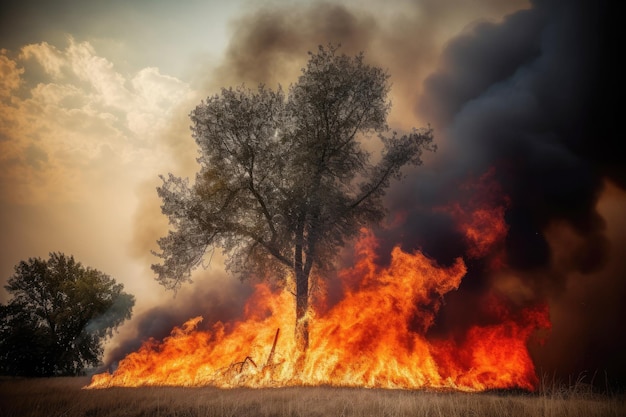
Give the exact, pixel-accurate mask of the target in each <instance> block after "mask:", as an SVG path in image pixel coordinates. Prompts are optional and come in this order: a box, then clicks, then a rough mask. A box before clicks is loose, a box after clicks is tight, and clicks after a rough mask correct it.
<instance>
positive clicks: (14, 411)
mask: <svg viewBox="0 0 626 417" xmlns="http://www.w3.org/2000/svg"><path fill="white" fill-rule="evenodd" d="M88 381H89V380H88V379H86V378H53V379H32V380H28V379H4V380H0V416H2V417H17V416H19V417H29V416H32V417H35V416H37V417H39V416H51V417H53V416H58V417H61V416H64V417H74V416H81V417H82V416H85V417H104V416H133V417H134V416H136V417H157V416H179V417H183V416H185V417H187V416H205V417H213V416H244V417H245V416H267V417H269V416H275V417H299V416H320V417H321V416H324V417H325V416H389V417H392V416H445V417H455V416H468V417H469V416H485V417H490V416H493V417H496V416H498V417H499V416H533V417H535V416H548V417H550V416H572V417H578V416H579V417H583V416H584V417H588V416H602V417H609V416H615V417H618V416H624V415H626V397H624V395H610V396H607V395H597V394H593V393H592V392H591V390H588V389H586V388H585V387H584V386H583V385H582V384H574V385H572V387H569V388H563V387H556V386H553V387H552V389H546V391H545V392H544V393H543V394H533V395H530V394H522V393H481V394H464V393H437V392H425V391H403V390H397V391H394V390H375V389H358V388H331V387H306V388H304V387H303V388H275V389H258V390H255V389H232V390H221V389H217V388H209V387H205V388H182V387H159V388H110V389H105V390H83V389H81V388H82V387H83V386H84V385H86V384H87V383H88Z"/></svg>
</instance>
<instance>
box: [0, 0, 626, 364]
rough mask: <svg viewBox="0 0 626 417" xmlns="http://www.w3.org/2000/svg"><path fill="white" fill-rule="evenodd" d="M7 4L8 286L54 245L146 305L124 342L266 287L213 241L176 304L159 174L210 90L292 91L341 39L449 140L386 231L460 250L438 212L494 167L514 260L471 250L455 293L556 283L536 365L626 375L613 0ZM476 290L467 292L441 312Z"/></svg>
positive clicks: (538, 293)
mask: <svg viewBox="0 0 626 417" xmlns="http://www.w3.org/2000/svg"><path fill="white" fill-rule="evenodd" d="M5 3H6V2H5ZM11 3H14V4H11V5H9V4H3V5H2V6H0V19H1V21H0V72H1V77H0V230H1V231H2V233H1V234H0V239H1V243H0V249H1V252H0V281H1V282H3V283H4V282H5V281H6V279H8V277H9V276H10V275H11V274H12V272H13V266H14V265H16V264H17V263H18V262H19V261H20V260H25V259H28V258H29V257H42V258H47V256H48V253H49V252H52V251H59V252H64V253H65V254H68V255H69V254H71V255H74V257H75V258H76V259H77V260H78V261H80V262H82V263H83V264H84V265H87V266H90V267H93V268H97V269H99V270H101V271H103V272H105V273H107V274H109V275H111V276H112V277H113V278H115V279H116V280H117V281H119V282H121V283H123V284H124V285H125V289H126V290H127V291H128V292H130V293H132V294H134V295H135V296H136V299H137V305H136V308H135V314H134V318H133V320H132V321H131V322H130V323H128V324H127V325H125V326H124V328H122V330H121V333H120V334H119V335H118V336H117V337H116V339H114V340H113V341H112V343H111V344H110V348H109V350H108V352H107V354H108V355H109V356H111V355H112V356H115V353H114V352H115V351H116V349H118V350H120V349H121V350H122V351H128V349H131V348H132V346H131V345H133V343H134V344H135V345H134V347H136V344H137V343H138V341H137V340H138V339H137V338H139V339H140V338H142V337H146V336H156V337H162V336H164V335H166V334H167V332H168V331H169V330H170V329H171V326H172V325H176V324H180V323H181V322H182V321H184V320H185V319H187V318H189V317H191V316H192V315H198V314H204V315H205V316H207V315H209V316H210V315H212V314H213V315H215V317H219V318H222V319H227V318H229V317H233V316H235V315H236V314H238V312H239V311H240V309H241V305H242V303H243V300H245V298H246V297H247V295H249V294H250V291H251V290H250V288H249V287H248V286H247V284H242V283H240V282H239V281H238V280H236V279H234V278H232V277H229V276H228V275H227V274H226V273H225V272H224V271H223V269H222V267H221V262H220V259H219V256H217V257H215V258H214V259H213V260H212V263H211V266H210V267H209V268H208V269H206V270H200V271H198V272H197V273H196V274H195V277H196V281H195V283H194V284H193V285H190V286H187V287H185V288H184V289H183V290H182V291H181V292H180V293H179V294H178V295H177V296H176V298H174V297H173V294H172V293H169V292H166V291H165V290H164V289H162V288H161V287H159V285H158V284H157V283H156V282H155V281H154V277H153V274H152V272H151V270H150V268H149V266H150V264H151V263H153V262H154V261H155V259H154V258H153V257H152V255H151V254H150V250H151V249H156V239H157V238H159V237H160V236H161V235H162V234H164V233H165V231H166V230H167V220H166V219H165V218H164V217H163V216H162V215H161V214H160V208H159V206H160V202H159V200H158V198H157V195H156V191H155V187H156V186H157V185H159V179H158V176H159V175H160V174H166V173H168V172H172V173H174V174H176V175H181V176H193V174H194V173H195V172H196V170H197V165H196V162H195V156H196V146H195V143H194V142H193V140H192V138H191V135H190V131H189V124H190V123H189V119H188V114H189V112H190V111H191V110H192V109H193V108H194V107H195V105H196V104H198V103H199V102H200V100H202V99H203V98H205V97H206V96H208V95H211V94H214V93H216V92H217V91H218V89H219V88H220V87H228V86H231V85H232V86H236V85H240V84H241V83H246V85H248V86H255V85H256V84H258V83H265V84H266V85H267V86H269V87H271V88H274V87H276V86H277V85H278V84H279V83H280V84H282V85H283V86H284V87H286V86H288V85H289V83H291V82H293V81H295V80H296V78H297V76H298V74H299V70H300V68H301V67H303V66H304V64H305V63H306V60H307V58H308V55H307V51H312V50H315V49H316V48H317V45H319V44H327V43H328V42H333V43H340V44H341V45H342V50H343V51H344V52H347V53H356V52H359V51H363V52H364V53H365V56H366V60H367V61H368V62H370V63H372V64H374V65H377V66H381V67H383V68H385V69H387V71H388V72H389V74H390V76H391V82H392V89H391V93H390V99H391V101H392V105H393V107H392V111H391V113H390V117H389V123H390V125H391V127H392V128H394V129H398V130H406V129H409V128H411V127H413V126H416V127H421V126H425V125H427V124H431V125H432V126H433V127H434V128H435V140H436V142H437V144H438V146H439V150H438V151H437V152H436V153H435V154H429V155H427V156H426V157H425V163H424V165H423V166H421V167H418V168H416V169H411V170H410V171H408V172H407V178H406V179H405V181H404V182H402V183H401V184H396V185H394V187H393V189H392V190H390V193H389V194H388V199H387V202H388V205H389V208H390V212H391V213H392V214H398V213H401V214H402V218H403V219H405V220H404V222H403V223H400V226H399V227H398V228H396V229H394V228H393V227H390V228H388V229H386V230H385V231H381V232H380V236H381V239H382V240H383V242H384V244H383V245H382V247H383V248H385V247H391V246H393V245H396V244H401V245H402V246H403V248H405V249H411V250H415V249H422V250H424V251H425V252H426V253H427V254H428V255H429V256H432V257H434V258H436V259H438V260H439V261H440V262H441V263H446V262H450V261H451V260H452V259H454V258H455V257H456V256H459V255H462V254H463V251H464V248H463V244H462V243H459V242H460V240H459V237H458V231H457V230H456V229H455V228H454V226H453V225H452V224H451V223H450V219H449V218H446V216H445V215H442V214H441V211H437V210H433V208H434V207H441V206H443V205H446V204H449V203H450V201H451V200H453V199H458V200H459V201H461V200H464V199H465V200H467V199H468V198H469V197H468V196H467V192H466V191H465V192H461V191H458V190H459V189H461V188H462V184H465V183H466V182H467V181H470V180H471V178H477V177H479V176H480V175H482V174H484V173H485V172H487V171H488V170H490V169H493V170H494V171H493V172H495V174H493V175H494V176H495V178H496V180H497V182H498V183H499V184H500V187H501V189H502V191H503V193H504V194H506V196H507V198H508V201H509V205H508V208H507V214H506V220H507V223H508V225H509V236H508V238H507V248H506V249H507V257H508V260H509V261H510V263H511V266H512V270H513V271H514V274H511V275H509V276H506V277H488V278H486V277H483V276H482V275H481V266H480V265H477V266H475V267H474V272H473V275H472V273H470V275H468V277H467V278H466V282H467V283H464V284H463V285H462V287H461V288H460V290H459V292H458V293H459V294H461V295H462V294H470V295H467V299H471V293H472V292H473V291H475V289H476V288H483V287H489V288H494V287H495V288H499V289H500V290H501V291H503V292H506V293H507V294H509V295H510V297H511V298H512V299H515V300H518V301H519V302H520V303H523V302H526V301H529V300H532V301H536V300H538V299H545V300H547V302H548V303H549V305H550V308H551V315H552V318H553V322H554V329H553V336H552V339H551V340H550V341H549V342H548V344H547V346H546V347H545V348H544V349H543V350H542V351H539V352H537V353H536V356H537V358H538V361H539V364H540V365H543V366H545V369H548V370H550V369H555V370H556V371H558V372H563V373H568V372H581V371H585V370H586V371H594V370H598V369H599V370H601V371H602V370H607V369H609V370H612V368H615V369H616V370H617V373H618V374H620V375H622V376H623V375H626V359H624V357H623V354H622V353H621V352H622V351H623V349H624V348H626V341H625V339H624V336H622V335H619V333H620V331H621V328H622V327H620V326H623V323H624V319H625V318H626V317H625V308H624V307H623V306H621V304H622V300H623V298H624V295H626V291H625V289H626V284H625V281H626V265H625V264H624V256H623V254H624V250H623V247H624V245H623V243H625V241H626V222H625V221H624V215H623V213H624V212H625V209H626V193H625V191H624V190H625V188H626V187H625V186H626V175H625V172H626V168H625V167H624V160H623V157H622V153H621V152H620V150H619V148H618V147H617V139H616V136H617V134H616V132H618V130H617V129H616V128H613V126H612V123H615V122H616V121H618V120H620V119H618V109H619V108H618V107H609V106H607V101H606V100H605V97H607V95H608V97H612V96H613V95H614V96H615V97H617V99H618V100H619V97H620V95H619V94H617V93H618V91H619V88H620V87H619V85H620V84H619V83H615V81H616V80H617V77H615V71H616V70H615V69H614V67H613V66H612V61H613V59H614V58H613V54H617V53H618V51H619V50H620V49H618V48H617V45H616V43H617V41H616V40H615V38H614V37H613V35H614V34H615V33H616V31H617V29H616V28H617V27H618V26H617V25H612V24H611V22H610V21H608V20H606V18H607V16H611V15H613V16H616V15H617V14H616V13H611V10H608V6H605V5H604V2H594V1H589V2H584V1H582V0H581V1H578V0H576V1H565V0H536V1H530V2H529V1H526V0H473V1H466V0H385V1H374V0H369V1H356V0H354V1H349V0H346V1H327V2H311V1H304V0H302V1H298V0H293V1H287V0H275V1H251V0H229V1H224V2H222V1H200V0H185V1H176V2H174V1H165V0H163V1H148V0H130V1H118V0H114V1H108V2H85V1H79V0H62V1H55V2H48V1H41V0H24V1H20V2H11ZM607 3H608V2H607ZM394 224H397V223H394ZM470 269H471V268H470ZM472 280H473V281H472ZM457 298H460V297H457ZM7 299H8V294H7V293H6V292H4V291H3V292H0V301H2V302H5V301H6V300H7ZM463 303H464V302H460V301H459V302H456V303H455V301H454V297H453V299H452V300H451V301H450V303H449V304H450V305H451V307H450V308H448V310H445V309H444V310H443V312H442V317H441V324H440V326H453V325H452V324H450V323H451V322H454V321H455V320H457V319H459V320H460V318H461V317H463V315H464V314H463ZM455 306H456V307H455ZM457 307H458V308H457ZM466 307H467V308H471V305H469V304H468V305H467V306H466Z"/></svg>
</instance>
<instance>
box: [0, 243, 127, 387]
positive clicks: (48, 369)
mask: <svg viewBox="0 0 626 417" xmlns="http://www.w3.org/2000/svg"><path fill="white" fill-rule="evenodd" d="M5 288H6V289H7V291H8V292H9V293H10V294H11V295H12V298H11V299H10V300H9V302H8V304H7V305H0V372H1V373H5V374H9V375H23V376H52V375H77V374H80V373H81V372H82V371H83V370H84V368H85V367H86V366H95V365H97V364H99V362H100V360H101V356H102V352H103V346H102V342H103V341H104V340H105V339H106V338H107V337H110V336H112V333H113V330H114V329H116V328H117V327H118V326H119V325H120V324H122V323H123V322H124V321H125V320H126V319H128V318H130V316H131V313H132V308H133V305H134V304H135V299H134V297H133V296H132V295H129V294H127V293H125V292H123V289H124V286H123V285H122V284H117V283H116V282H115V280H114V279H112V278H110V277H109V276H107V275H105V274H104V273H102V272H100V271H98V270H96V269H92V268H86V267H83V266H82V265H81V264H80V263H79V262H76V261H75V260H74V258H73V257H72V256H70V257H67V256H65V255H64V254H62V253H51V254H50V257H49V259H48V260H47V261H46V260H42V259H40V258H30V259H29V260H28V261H26V262H25V261H21V262H20V263H19V264H18V265H17V266H16V267H15V273H14V274H13V276H12V277H11V278H9V281H8V285H6V286H5Z"/></svg>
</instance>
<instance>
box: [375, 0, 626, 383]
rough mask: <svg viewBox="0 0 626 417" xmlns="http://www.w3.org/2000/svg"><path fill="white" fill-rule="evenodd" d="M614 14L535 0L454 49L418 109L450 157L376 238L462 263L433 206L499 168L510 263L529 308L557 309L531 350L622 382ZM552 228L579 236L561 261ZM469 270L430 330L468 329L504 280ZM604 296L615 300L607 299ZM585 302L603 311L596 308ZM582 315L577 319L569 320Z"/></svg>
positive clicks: (546, 364) (625, 170)
mask: <svg viewBox="0 0 626 417" xmlns="http://www.w3.org/2000/svg"><path fill="white" fill-rule="evenodd" d="M615 15H616V13H615V11H613V10H610V8H609V6H608V2H584V1H560V0H555V1H535V2H533V4H532V8H530V9H528V10H523V11H519V12H516V13H514V14H511V15H509V16H507V17H506V18H505V19H504V20H503V21H502V22H500V23H488V22H483V23H477V24H475V25H473V26H472V27H471V28H468V29H466V31H465V32H464V33H462V34H461V35H459V36H458V37H456V38H454V39H453V40H452V41H451V42H449V44H448V45H447V47H446V48H445V50H444V52H443V54H442V57H441V61H440V67H439V69H438V70H437V71H436V72H434V73H433V74H432V75H430V76H429V77H428V78H427V79H426V81H425V83H424V93H423V95H422V97H421V99H420V100H419V103H418V106H417V109H418V111H419V112H420V114H422V115H424V116H426V118H427V119H428V120H430V121H431V122H432V123H433V124H434V125H435V126H436V131H437V132H439V135H440V137H443V141H444V144H443V146H442V152H441V153H440V154H439V155H438V156H437V160H436V161H435V163H433V164H431V165H430V166H429V167H427V168H426V170H425V171H427V172H424V167H422V168H421V169H420V170H419V171H416V173H415V176H412V177H410V179H409V182H408V184H407V183H405V184H403V185H402V186H400V187H397V188H396V189H395V190H394V193H393V194H392V196H391V198H390V200H389V201H390V204H391V206H392V212H394V211H399V212H403V213H405V216H406V222H405V223H404V224H402V225H401V226H400V227H399V228H398V229H397V230H393V229H392V230H386V231H385V232H384V233H383V234H382V235H383V236H384V239H385V241H386V242H387V243H388V245H389V246H390V245H395V244H397V243H398V242H396V241H394V240H395V239H396V238H397V237H400V239H399V243H400V244H401V245H402V246H403V247H404V248H407V249H416V248H419V249H422V250H423V251H424V252H426V253H427V254H429V255H430V256H433V257H435V258H436V259H438V260H440V261H441V262H442V263H448V262H450V260H451V259H453V258H455V257H457V256H462V255H463V254H464V251H465V248H464V247H463V245H462V244H458V243H455V242H459V241H460V239H458V238H457V237H455V231H456V229H455V224H454V221H453V219H452V218H450V217H446V216H445V215H441V214H435V213H437V212H433V211H432V210H431V209H432V208H433V207H438V206H445V205H446V204H450V203H451V202H455V201H456V202H459V201H460V202H463V201H464V199H465V198H466V196H464V195H463V194H461V193H459V192H455V189H458V187H459V186H460V185H461V184H463V183H464V182H465V181H467V179H468V178H472V177H474V178H476V177H478V176H479V175H481V174H483V173H485V172H486V171H488V170H489V169H492V168H493V169H495V172H496V174H495V175H496V179H497V182H498V184H499V185H500V186H501V188H502V192H503V194H504V195H506V196H507V197H508V198H509V205H508V207H507V211H506V223H507V225H508V227H509V232H508V235H507V238H506V255H507V262H508V264H509V266H510V267H511V269H512V270H513V272H514V273H515V274H516V275H517V279H519V280H520V282H519V285H520V286H524V287H526V288H527V289H529V290H530V291H531V295H530V296H529V295H528V294H526V296H525V297H526V299H525V300H523V301H524V302H525V303H528V302H538V301H541V300H546V301H547V302H548V303H549V304H550V305H551V306H552V307H553V317H552V320H553V324H554V332H553V335H552V336H551V338H549V339H548V343H547V344H546V346H545V348H544V349H543V351H542V352H541V353H538V354H537V357H538V362H539V363H538V366H539V367H540V368H543V369H547V370H553V371H558V372H563V373H568V372H569V373H577V372H582V371H588V372H594V371H599V372H606V373H607V375H609V378H614V380H616V381H617V382H618V383H620V384H624V383H625V380H624V377H626V367H625V366H624V360H623V359H619V357H620V354H619V352H624V351H626V337H625V336H623V335H622V333H621V332H618V333H616V332H615V329H618V328H619V327H620V326H621V324H620V323H623V322H624V319H625V318H626V317H625V316H624V308H621V307H619V306H620V305H621V301H620V299H621V298H622V297H623V295H624V289H625V285H624V284H623V281H624V276H625V274H626V270H625V269H622V268H619V267H616V265H615V260H613V261H611V256H613V257H615V256H618V257H619V256H620V254H619V252H620V249H619V248H617V247H615V245H616V244H617V243H618V242H617V241H616V239H617V238H614V239H613V241H612V242H611V240H610V239H609V237H608V235H607V227H606V220H605V218H603V216H602V215H601V214H600V213H599V212H598V210H597V206H598V203H599V200H600V197H601V196H602V194H603V193H604V192H605V191H606V181H607V180H609V181H611V182H612V183H613V184H616V185H617V186H618V187H621V188H622V189H625V186H626V182H625V179H626V175H625V174H626V167H625V166H624V165H623V158H622V157H621V153H620V151H619V149H618V142H617V138H616V133H615V132H616V130H617V128H616V126H615V122H616V120H618V119H617V107H614V105H611V104H609V102H608V101H607V97H606V95H607V93H608V92H609V91H613V90H615V89H618V88H619V86H620V85H621V83H619V82H618V80H617V77H616V74H615V72H616V70H615V69H614V68H615V67H614V66H613V65H612V55H613V54H614V53H615V51H617V48H616V46H617V38H616V37H614V35H615V31H616V29H615V28H616V27H617V26H616V25H615V26H614V25H612V24H611V23H614V22H611V20H615V18H614V16H615ZM620 96H621V95H620ZM407 195H410V196H412V198H411V199H410V200H407V199H406V196H407ZM555 225H560V227H562V228H565V229H567V230H570V232H571V233H572V234H573V236H574V237H575V241H576V244H575V245H570V246H571V247H570V248H569V253H568V255H567V256H566V257H567V262H565V263H564V262H561V263H560V264H559V265H557V264H556V262H555V259H556V252H557V250H558V247H557V249H555V245H563V244H564V243H563V242H561V241H556V240H555V239H552V241H550V230H554V228H555V227H556V226H555ZM622 230H623V229H622ZM408 231H410V232H408ZM553 234H554V233H553ZM619 241H620V242H621V241H623V239H622V238H621V237H620V238H619ZM468 266H469V272H468V275H467V276H466V277H465V278H464V280H463V282H462V284H461V288H460V290H459V291H458V292H456V293H455V294H452V295H451V296H450V297H449V298H448V299H447V305H446V307H444V308H443V309H442V311H441V315H440V317H439V320H438V324H437V326H436V328H435V329H433V334H437V333H438V332H444V333H445V332H447V331H449V330H450V329H452V328H455V327H459V326H460V327H463V323H466V325H469V324H471V323H469V321H471V320H469V321H468V314H469V315H470V316H471V315H472V314H471V313H470V312H472V311H478V310H480V308H479V307H480V305H479V304H480V300H481V297H480V295H479V294H480V293H481V292H487V291H489V290H491V289H492V288H493V287H497V286H498V285H501V284H500V283H498V282H497V280H498V278H497V277H489V274H488V271H487V270H486V268H485V265H484V264H482V263H481V262H480V260H478V261H473V262H470V263H469V265H468ZM609 271H611V272H609ZM594 278H595V279H597V285H598V288H593V287H591V288H590V291H588V292H587V294H586V298H587V299H588V301H587V304H586V305H585V304H584V303H583V305H582V306H581V304H580V303H575V302H574V299H575V298H576V297H574V296H572V290H571V288H572V287H573V286H574V285H577V284H576V282H577V281H576V280H580V279H587V280H589V279H594ZM608 288H611V290H612V291H615V290H617V291H618V292H619V294H620V295H621V296H620V297H607V291H606V289H608ZM579 295H580V294H579ZM565 300H570V301H571V302H567V301H565ZM517 302H520V301H519V300H517ZM522 304H523V303H522ZM589 304H594V305H597V306H599V305H603V307H602V308H600V309H598V310H595V311H593V312H591V310H590V309H589ZM607 304H608V305H607ZM581 309H582V310H581ZM557 310H558V314H555V312H556V311H557ZM588 310H589V311H588ZM581 311H585V312H586V314H585V315H584V319H581V318H580V317H579V316H581V314H582V313H581ZM576 317H579V318H578V322H576V323H572V322H570V320H575V319H576ZM599 328H601V329H603V330H599ZM568 345H570V346H575V348H570V349H569V350H567V346H568ZM560 349H564V350H567V351H568V354H566V355H564V356H565V357H567V358H568V360H569V363H567V360H565V361H564V360H563V359H562V358H561V359H559V360H556V358H557V356H559V355H558V354H557V353H556V352H557V351H559V350H560ZM542 360H543V362H542Z"/></svg>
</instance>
